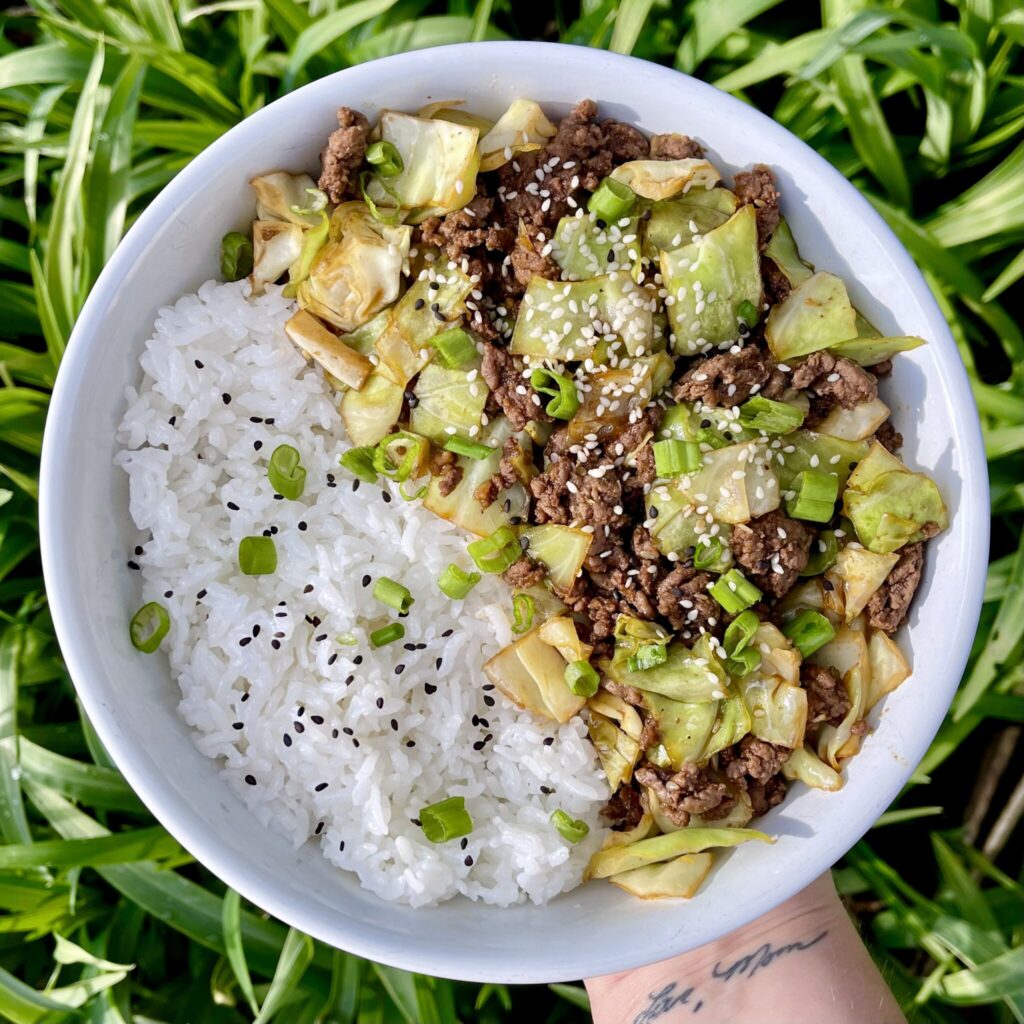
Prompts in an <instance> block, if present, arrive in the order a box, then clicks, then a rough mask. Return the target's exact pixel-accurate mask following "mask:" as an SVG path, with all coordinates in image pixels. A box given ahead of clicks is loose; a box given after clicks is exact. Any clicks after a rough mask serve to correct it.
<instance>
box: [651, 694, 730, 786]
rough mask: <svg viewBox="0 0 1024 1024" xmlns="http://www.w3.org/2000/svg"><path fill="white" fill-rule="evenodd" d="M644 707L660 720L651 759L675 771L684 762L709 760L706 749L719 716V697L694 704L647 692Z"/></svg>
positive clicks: (691, 762) (696, 762)
mask: <svg viewBox="0 0 1024 1024" xmlns="http://www.w3.org/2000/svg"><path fill="white" fill-rule="evenodd" d="M644 707H645V709H646V710H647V713H648V714H649V715H650V716H651V717H652V718H653V719H654V720H655V721H656V722H657V723H658V744H657V745H656V746H655V747H654V748H653V749H652V750H650V751H648V754H647V756H648V758H649V760H651V761H653V762H654V763H655V764H656V765H658V766H659V767H661V768H671V769H674V770H676V771H678V770H679V769H680V768H681V767H682V766H683V765H684V764H698V763H702V762H704V761H706V760H707V758H708V755H707V753H705V751H706V749H707V745H708V741H709V740H710V739H711V734H712V732H713V730H714V728H715V721H716V720H717V718H718V702H717V701H709V702H707V703H699V704H691V703H688V702H686V701H681V700H671V699H670V698H668V697H662V696H661V695H660V694H657V693H644Z"/></svg>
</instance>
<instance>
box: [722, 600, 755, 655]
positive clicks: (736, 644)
mask: <svg viewBox="0 0 1024 1024" xmlns="http://www.w3.org/2000/svg"><path fill="white" fill-rule="evenodd" d="M760 625H761V620H760V619H759V618H758V617H757V615H755V614H754V612H752V611H745V612H743V613H741V614H740V615H737V616H736V618H735V619H733V620H732V622H730V623H729V625H728V626H727V627H726V630H725V636H724V637H723V641H722V642H723V646H724V647H725V653H726V654H728V655H729V656H730V657H735V656H736V655H737V654H739V653H740V651H742V650H743V649H744V648H745V647H746V646H747V645H748V644H749V643H750V641H751V640H753V639H754V634H755V633H756V632H757V630H758V627H759V626H760Z"/></svg>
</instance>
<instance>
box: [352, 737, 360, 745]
mask: <svg viewBox="0 0 1024 1024" xmlns="http://www.w3.org/2000/svg"><path fill="white" fill-rule="evenodd" d="M352 746H353V747H358V746H359V740H357V739H356V738H355V737H354V736H353V737H352Z"/></svg>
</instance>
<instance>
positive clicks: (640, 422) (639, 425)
mask: <svg viewBox="0 0 1024 1024" xmlns="http://www.w3.org/2000/svg"><path fill="white" fill-rule="evenodd" d="M663 415H664V409H662V408H661V406H660V405H649V406H648V407H647V408H646V409H644V411H643V413H641V415H640V416H638V417H637V419H636V420H634V421H633V422H632V423H629V424H627V425H626V427H625V428H624V429H623V430H622V431H621V432H620V433H619V434H618V436H617V437H615V438H614V439H613V440H612V441H610V442H609V443H608V445H609V447H612V448H614V450H615V454H618V451H619V446H620V445H621V446H622V453H623V454H624V455H628V454H629V453H630V452H636V451H639V450H640V446H641V445H642V444H643V443H644V442H645V441H647V440H649V439H650V437H651V435H652V434H654V432H655V431H656V430H657V429H658V425H659V424H660V423H661V417H662V416H663ZM652 454H653V453H652Z"/></svg>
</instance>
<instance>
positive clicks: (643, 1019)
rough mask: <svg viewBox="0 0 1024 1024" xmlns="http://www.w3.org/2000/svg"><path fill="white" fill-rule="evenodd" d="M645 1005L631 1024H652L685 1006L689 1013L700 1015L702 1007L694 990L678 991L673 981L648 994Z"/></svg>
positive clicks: (701, 1002) (701, 1001)
mask: <svg viewBox="0 0 1024 1024" xmlns="http://www.w3.org/2000/svg"><path fill="white" fill-rule="evenodd" d="M647 1003H648V1005H647V1006H646V1007H645V1008H644V1009H642V1010H641V1011H640V1012H639V1013H638V1014H637V1015H636V1016H635V1017H634V1018H633V1024H653V1022H654V1021H656V1020H661V1018H662V1017H664V1016H665V1014H666V1013H668V1012H669V1011H670V1010H673V1009H675V1008H676V1007H677V1006H687V1007H689V1010H690V1013H700V1010H701V1007H702V1006H703V1005H704V1001H703V1000H702V999H700V998H698V996H697V992H696V990H695V989H693V988H686V989H683V990H682V991H679V990H678V986H677V985H676V983H675V982H674V981H672V982H669V984H667V985H666V986H665V987H664V988H662V989H658V990H657V991H655V992H648V993H647Z"/></svg>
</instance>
